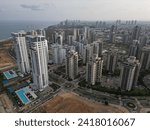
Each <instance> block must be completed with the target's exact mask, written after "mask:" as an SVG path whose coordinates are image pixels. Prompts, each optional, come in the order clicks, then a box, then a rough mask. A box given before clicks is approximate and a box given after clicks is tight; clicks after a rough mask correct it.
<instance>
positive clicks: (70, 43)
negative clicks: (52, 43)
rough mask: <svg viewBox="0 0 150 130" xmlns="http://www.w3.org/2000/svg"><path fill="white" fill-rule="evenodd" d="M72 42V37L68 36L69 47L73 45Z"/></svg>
mask: <svg viewBox="0 0 150 130" xmlns="http://www.w3.org/2000/svg"><path fill="white" fill-rule="evenodd" d="M73 42H74V36H73V35H69V36H68V44H69V45H73Z"/></svg>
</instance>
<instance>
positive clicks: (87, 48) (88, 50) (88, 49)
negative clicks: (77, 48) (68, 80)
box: [83, 44, 92, 64]
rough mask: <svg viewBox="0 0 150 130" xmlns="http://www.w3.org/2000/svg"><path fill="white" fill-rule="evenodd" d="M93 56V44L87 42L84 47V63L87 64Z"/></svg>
mask: <svg viewBox="0 0 150 130" xmlns="http://www.w3.org/2000/svg"><path fill="white" fill-rule="evenodd" d="M91 56H92V48H91V45H89V44H87V45H85V46H84V48H83V63H84V64H86V63H87V62H88V61H89V60H90V58H91Z"/></svg>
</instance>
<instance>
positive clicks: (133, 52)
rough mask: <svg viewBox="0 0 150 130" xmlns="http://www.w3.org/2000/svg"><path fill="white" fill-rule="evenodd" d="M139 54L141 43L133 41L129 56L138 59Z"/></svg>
mask: <svg viewBox="0 0 150 130" xmlns="http://www.w3.org/2000/svg"><path fill="white" fill-rule="evenodd" d="M139 53H140V43H139V41H138V40H133V43H132V44H131V46H130V48H129V56H135V57H136V58H137V59H138V58H139Z"/></svg>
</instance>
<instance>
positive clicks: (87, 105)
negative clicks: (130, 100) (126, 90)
mask: <svg viewBox="0 0 150 130" xmlns="http://www.w3.org/2000/svg"><path fill="white" fill-rule="evenodd" d="M35 112H41V113H43V112H46V113H96V112H99V113H121V112H128V111H127V110H126V109H125V108H123V107H118V106H114V105H108V106H106V105H104V104H101V103H98V102H93V101H91V100H88V99H85V98H83V97H80V96H78V95H75V94H74V93H61V94H59V95H58V96H56V97H54V98H53V99H52V100H49V101H47V102H46V103H44V104H43V105H41V106H40V107H39V108H38V109H37V110H36V111H35Z"/></svg>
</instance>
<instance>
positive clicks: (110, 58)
mask: <svg viewBox="0 0 150 130" xmlns="http://www.w3.org/2000/svg"><path fill="white" fill-rule="evenodd" d="M117 55H118V49H116V48H111V49H110V50H108V52H107V63H106V70H107V71H108V72H110V73H114V72H115V69H116V65H117Z"/></svg>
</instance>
